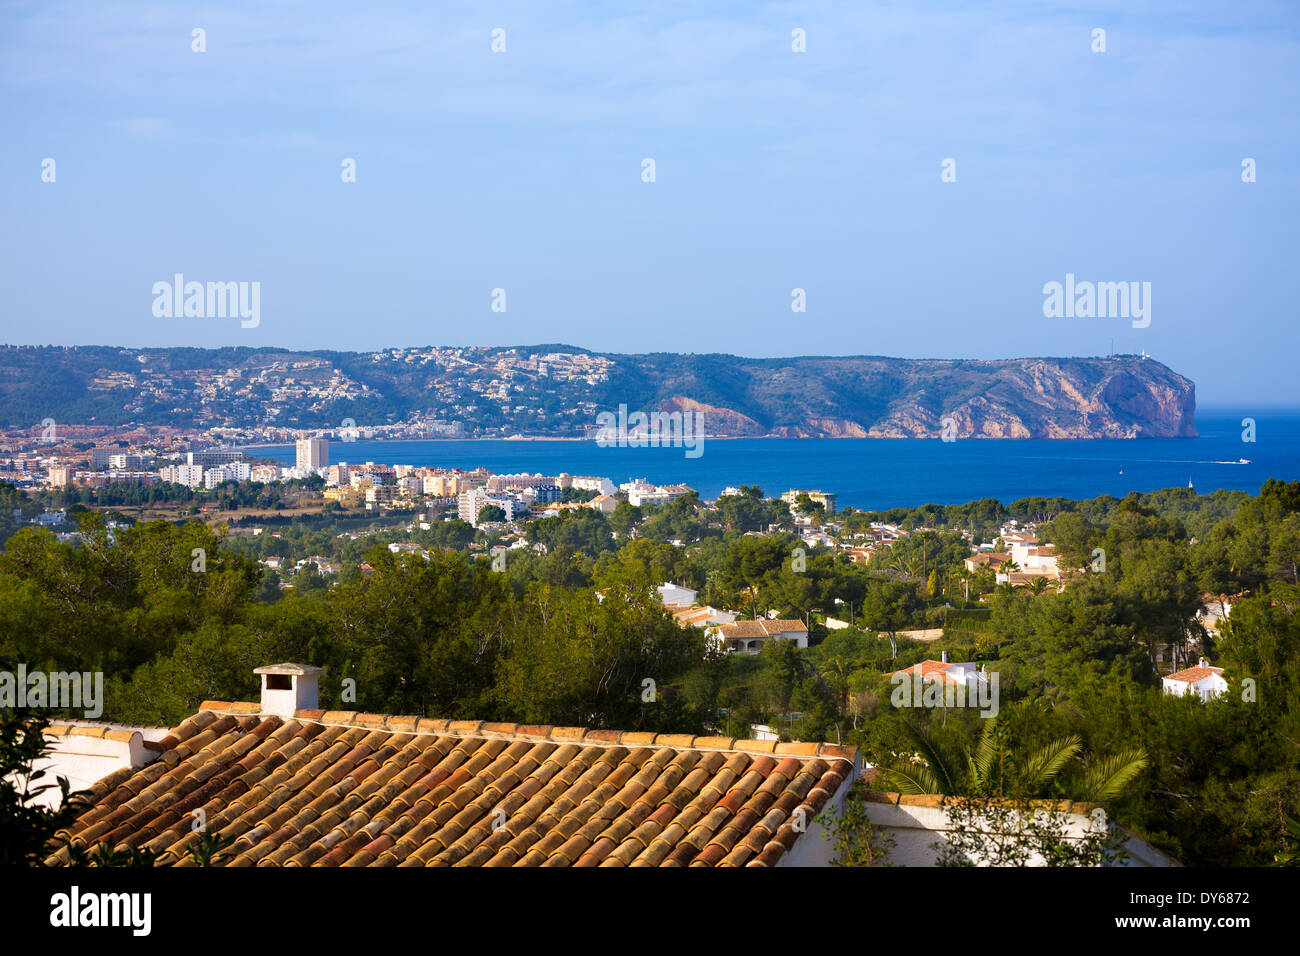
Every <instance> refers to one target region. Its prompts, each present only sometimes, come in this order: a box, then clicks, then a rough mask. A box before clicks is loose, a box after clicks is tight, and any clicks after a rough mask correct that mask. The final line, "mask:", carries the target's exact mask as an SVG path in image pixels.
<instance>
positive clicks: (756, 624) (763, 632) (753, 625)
mask: <svg viewBox="0 0 1300 956" xmlns="http://www.w3.org/2000/svg"><path fill="white" fill-rule="evenodd" d="M791 631H797V632H799V633H802V634H807V633H808V628H807V627H805V626H804V623H803V621H793V620H792V621H770V620H768V619H766V618H763V619H761V620H758V621H736V622H735V623H734V624H723V625H722V627H721V633H722V636H723V637H775V636H776V635H778V634H788V633H790V632H791Z"/></svg>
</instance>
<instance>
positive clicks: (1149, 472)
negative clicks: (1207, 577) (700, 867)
mask: <svg viewBox="0 0 1300 956" xmlns="http://www.w3.org/2000/svg"><path fill="white" fill-rule="evenodd" d="M1246 417H1250V418H1253V419H1254V421H1255V441H1254V442H1248V441H1244V440H1243V431H1244V429H1243V426H1242V419H1243V418H1246ZM1196 427H1197V431H1198V432H1199V433H1200V437H1198V438H1168V439H1135V440H1129V441H1123V440H1094V441H1050V440H1034V441H1010V440H1008V441H991V440H985V439H962V440H958V441H955V442H943V441H940V440H938V439H852V438H844V439H775V438H763V439H728V440H723V439H716V440H706V441H705V442H704V444H703V453H702V454H701V455H700V456H699V457H698V458H687V457H686V452H685V449H682V448H601V447H599V446H597V444H596V443H595V442H594V441H506V440H485V441H355V442H331V443H330V462H331V463H337V462H340V461H345V462H349V463H354V464H355V463H360V462H366V461H375V462H382V463H385V464H390V465H400V464H406V465H428V466H434V467H443V468H464V469H471V468H476V467H479V466H482V467H484V468H488V469H490V470H491V471H494V472H498V473H502V472H511V473H513V472H528V473H530V474H531V473H536V472H540V473H542V474H546V475H554V474H558V473H560V472H562V471H567V472H568V473H569V474H573V475H602V476H605V477H608V478H611V479H613V481H614V483H615V484H619V483H621V482H624V481H627V480H629V479H631V478H645V479H647V480H649V481H652V482H655V483H656V484H675V483H678V482H684V483H685V484H688V485H690V486H691V487H692V488H695V489H696V490H697V491H699V493H700V495H701V497H704V498H712V497H715V496H716V495H717V494H718V493H719V492H720V491H722V489H723V488H725V487H727V486H728V485H742V484H744V485H753V484H756V485H759V486H760V487H761V488H762V489H763V491H764V492H765V493H767V494H768V495H769V496H775V495H779V494H781V493H782V492H784V491H786V490H788V489H790V488H810V489H811V488H815V489H820V490H822V491H833V492H836V493H837V494H838V495H839V505H840V506H841V507H843V506H844V505H852V506H854V507H856V508H864V509H883V508H893V507H899V506H909V507H910V506H915V505H921V504H927V503H935V504H960V503H962V502H965V501H971V500H973V499H976V498H986V497H987V498H997V499H998V500H1000V501H1002V502H1003V503H1007V502H1010V501H1014V500H1015V499H1017V498H1024V497H1028V496H1031V495H1042V496H1045V497H1054V496H1058V495H1059V496H1062V497H1066V498H1095V497H1096V496H1098V495H1103V494H1110V495H1115V496H1116V497H1123V496H1124V495H1126V494H1128V493H1129V492H1130V491H1157V490H1159V489H1161V488H1176V487H1178V488H1185V487H1187V484H1188V482H1189V481H1190V482H1191V483H1192V486H1193V487H1194V488H1195V489H1196V490H1197V491H1199V492H1201V493H1208V492H1212V491H1216V490H1218V489H1220V488H1224V489H1233V490H1241V491H1249V492H1256V491H1258V490H1259V487H1260V485H1262V484H1263V483H1264V481H1265V480H1266V479H1268V478H1270V477H1271V478H1281V479H1283V480H1288V481H1291V480H1296V479H1300V410H1296V409H1286V410H1272V411H1269V410H1264V409H1255V410H1250V411H1244V410H1243V411H1234V410H1227V409H1215V410H1209V409H1207V410H1204V411H1201V412H1198V414H1197V417H1196ZM255 453H256V454H259V455H263V456H266V457H270V458H274V459H276V460H279V461H282V462H286V463H288V464H292V463H293V461H294V449H293V447H292V446H289V445H285V446H274V447H269V448H260V449H257V450H256V452H255ZM1243 458H1244V459H1247V460H1248V461H1249V464H1240V463H1239V460H1240V459H1243Z"/></svg>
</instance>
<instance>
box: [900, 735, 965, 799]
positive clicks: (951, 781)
mask: <svg viewBox="0 0 1300 956" xmlns="http://www.w3.org/2000/svg"><path fill="white" fill-rule="evenodd" d="M904 726H905V727H906V728H907V733H908V736H910V737H911V738H912V742H913V743H914V744H916V749H917V750H919V751H920V752H921V757H922V759H923V760H925V762H926V764H927V765H928V766H929V768H930V772H931V774H933V776H934V778H935V782H936V784H937V786H938V789H936V790H931V791H929V792H930V793H956V792H957V774H955V773H954V772H953V769H952V765H951V764H950V763H949V762H948V758H947V757H946V756H945V755H944V752H943V751H942V750H940V749H939V745H938V744H937V743H935V742H934V740H932V739H931V738H930V735H929V734H927V733H926V732H925V731H923V730H922V729H921V728H919V727H915V726H913V725H912V724H905V725H904Z"/></svg>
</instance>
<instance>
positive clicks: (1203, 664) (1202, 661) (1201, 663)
mask: <svg viewBox="0 0 1300 956" xmlns="http://www.w3.org/2000/svg"><path fill="white" fill-rule="evenodd" d="M1197 666H1198V667H1209V666H1210V665H1209V664H1207V663H1205V658H1204V657H1202V658H1201V659H1200V661H1198V662H1197Z"/></svg>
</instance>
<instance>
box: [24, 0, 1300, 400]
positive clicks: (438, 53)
mask: <svg viewBox="0 0 1300 956" xmlns="http://www.w3.org/2000/svg"><path fill="white" fill-rule="evenodd" d="M921 7H924V9H918V8H921ZM989 8H992V9H991V10H990V9H989ZM196 27H197V28H202V29H203V30H205V31H206V46H207V51H206V52H205V53H194V52H192V50H191V43H192V40H191V31H192V30H193V29H194V28H196ZM498 27H499V28H503V29H504V30H505V31H506V33H505V38H506V52H504V53H500V54H495V53H493V52H492V51H491V43H492V37H491V31H492V30H493V29H494V28H498ZM795 28H801V29H803V30H804V31H806V37H807V41H806V42H807V52H806V53H802V54H798V53H794V52H792V50H791V31H792V30H793V29H795ZM1095 28H1103V29H1105V30H1106V52H1105V53H1094V52H1093V51H1092V49H1091V47H1092V43H1093V41H1092V31H1093V30H1094V29H1095ZM1298 40H1300V7H1298V6H1297V5H1295V4H1292V3H1268V2H1250V3H1238V2H1224V3H1195V2H1170V3H1158V2H1153V3H1144V2H1134V0H1126V2H1123V3H1096V4H1069V3H1052V2H1026V3H1018V2H1004V3H996V4H965V3H943V2H937V3H926V4H919V3H912V2H899V3H772V4H763V3H753V2H736V3H708V2H702V0H701V2H689V3H685V2H683V3H677V2H666V3H658V4H632V3H627V4H621V3H610V4H600V3H563V2H553V3H552V2H548V3H545V4H543V3H537V2H531V3H529V2H521V3H494V2H486V0H476V2H464V3H458V2H449V0H440V2H438V3H418V4H415V3H413V4H393V3H382V2H371V3H366V4H361V5H357V4H352V3H333V2H273V0H262V2H258V3H249V4H236V3H231V4H220V5H212V4H203V3H198V4H177V3H163V2H158V3H136V2H122V3H113V2H107V3H97V4H88V3H84V2H68V3H60V2H42V3H23V2H17V3H15V2H8V3H3V2H0V142H2V143H3V146H2V147H0V218H2V219H3V222H4V228H3V229H2V230H0V259H2V261H3V266H2V267H0V295H2V296H3V303H4V308H3V313H2V315H3V317H2V318H0V341H5V342H11V343H13V342H16V343H26V344H41V343H54V344H78V343H87V344H90V343H93V344H115V345H127V346H152V345H203V346H216V345H248V346H285V347H292V348H336V349H356V350H369V349H377V348H384V347H391V346H402V345H477V344H482V345H515V344H529V343H542V342H567V343H571V344H574V345H579V346H583V347H586V348H591V349H598V350H607V351H624V352H647V351H685V352H715V351H717V352H734V353H740V354H745V355H755V356H774V355H792V354H873V355H898V356H907V357H975V358H1003V357H1015V356H1026V355H1054V356H1055V355H1097V354H1105V353H1107V352H1108V351H1110V349H1111V343H1112V340H1113V342H1114V347H1115V349H1116V350H1118V351H1131V350H1140V349H1145V350H1146V351H1147V352H1149V353H1150V354H1151V355H1153V356H1154V357H1156V358H1158V359H1160V360H1161V361H1163V362H1165V363H1166V364H1168V365H1170V366H1171V367H1172V368H1174V369H1175V370H1177V371H1179V372H1181V373H1183V374H1185V375H1188V376H1189V377H1191V378H1192V379H1193V380H1195V381H1196V383H1197V386H1198V398H1199V401H1200V403H1201V404H1203V405H1209V404H1228V403H1233V404H1247V405H1249V404H1252V403H1258V404H1261V405H1262V404H1292V405H1294V404H1300V400H1298V399H1300V395H1297V388H1296V384H1295V382H1296V375H1295V372H1294V366H1295V361H1296V356H1297V354H1300V322H1298V321H1297V319H1298V318H1300V316H1297V311H1298V310H1297V307H1296V301H1297V299H1296V296H1295V294H1294V283H1295V280H1294V278H1293V276H1294V275H1295V273H1296V268H1295V263H1294V259H1295V253H1296V249H1297V242H1296V239H1297V230H1298V229H1300V225H1298V223H1300V215H1298V213H1300V198H1298V197H1300V189H1297V186H1298V185H1300V176H1298V172H1300V170H1298V168H1297V163H1298V159H1297V157H1300V122H1297V119H1298V112H1300V111H1298V109H1297V107H1298V105H1300V56H1298V55H1297V54H1298V53H1300V49H1298ZM47 157H49V158H53V159H54V160H55V163H56V167H55V168H56V181H55V182H53V183H44V182H42V181H41V171H42V165H41V164H42V160H43V159H45V158H47ZM345 157H349V158H353V159H355V161H356V168H357V182H355V183H343V182H342V181H341V178H340V165H341V162H342V160H343V159H344V158H345ZM647 157H650V158H653V159H654V160H655V163H656V181H655V182H654V183H645V182H642V178H641V168H642V160H643V159H644V158H647ZM1246 157H1250V158H1253V159H1254V160H1255V161H1256V163H1257V181H1256V182H1254V183H1243V182H1242V181H1241V163H1242V160H1243V158H1246ZM946 158H952V159H954V160H955V161H956V173H957V179H956V182H951V183H945V182H942V181H941V177H940V173H941V163H942V161H943V160H944V159H946ZM177 272H180V273H183V274H184V275H185V276H186V278H187V279H190V280H198V281H227V280H232V281H257V282H260V283H261V322H260V324H259V325H258V327H257V328H251V329H244V328H241V327H240V324H239V322H238V321H237V320H231V319H217V318H210V319H165V318H155V317H154V315H153V313H152V309H151V306H152V303H153V296H152V293H151V288H152V286H153V284H154V283H155V282H158V281H170V279H171V277H172V276H173V274H175V273H177ZM1066 273H1074V274H1075V275H1076V276H1077V277H1078V278H1079V279H1081V280H1084V279H1086V280H1093V281H1139V282H1150V283H1151V285H1152V302H1151V319H1152V321H1151V324H1150V326H1149V327H1148V328H1145V329H1134V328H1132V326H1131V322H1130V321H1128V320H1127V319H1123V318H1105V319H1101V318H1092V319H1080V318H1072V319H1065V318H1058V319H1048V318H1045V317H1044V316H1043V309H1042V305H1043V292H1042V288H1043V285H1044V283H1047V282H1051V281H1063V280H1064V277H1065V275H1066ZM796 287H798V288H803V289H805V290H806V295H807V312H806V313H804V314H795V313H793V312H792V311H791V308H790V303H791V290H792V289H794V288H796ZM494 288H504V289H505V290H506V294H507V311H506V312H504V313H494V312H492V311H491V309H490V304H491V291H492V289H494Z"/></svg>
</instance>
